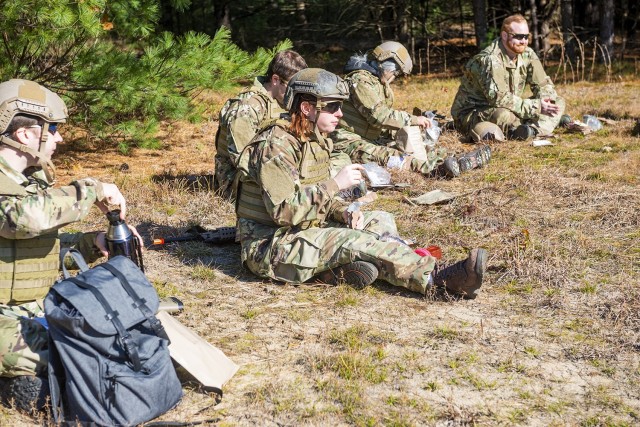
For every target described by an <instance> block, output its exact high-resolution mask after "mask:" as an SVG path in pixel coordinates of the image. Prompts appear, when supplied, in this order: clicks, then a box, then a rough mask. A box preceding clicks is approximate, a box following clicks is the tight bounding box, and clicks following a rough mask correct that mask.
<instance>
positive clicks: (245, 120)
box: [215, 77, 284, 195]
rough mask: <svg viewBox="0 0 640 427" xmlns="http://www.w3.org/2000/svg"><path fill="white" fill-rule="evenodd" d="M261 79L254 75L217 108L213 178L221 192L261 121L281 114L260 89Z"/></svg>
mask: <svg viewBox="0 0 640 427" xmlns="http://www.w3.org/2000/svg"><path fill="white" fill-rule="evenodd" d="M265 82H266V79H265V78H264V77H257V78H256V79H255V80H254V82H253V86H251V88H249V89H248V90H246V91H244V92H241V93H240V94H238V95H237V96H236V97H235V98H231V99H229V100H228V101H227V102H226V103H225V104H224V106H223V107H222V110H221V111H220V123H219V129H218V134H217V135H216V156H215V163H216V181H217V185H218V186H219V187H220V188H221V189H223V190H224V192H225V193H226V192H227V191H228V190H229V189H230V187H231V185H232V183H233V181H234V179H235V175H236V164H237V162H238V158H239V157H240V153H241V152H242V150H243V149H244V147H246V146H247V144H248V143H249V141H251V139H252V138H253V137H254V136H255V135H256V133H257V132H258V130H259V129H260V127H261V124H262V123H263V122H264V121H265V120H268V119H271V118H277V117H279V116H280V114H281V113H284V110H283V109H282V108H281V107H280V105H279V104H278V102H277V101H276V100H275V99H274V98H273V97H271V95H270V94H269V93H268V92H267V90H266V89H265V88H264V83H265ZM228 194H229V193H227V195H228Z"/></svg>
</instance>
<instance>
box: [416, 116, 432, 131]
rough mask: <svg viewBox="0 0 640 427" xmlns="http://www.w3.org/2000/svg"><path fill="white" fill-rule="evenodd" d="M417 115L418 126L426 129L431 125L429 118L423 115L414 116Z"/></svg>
mask: <svg viewBox="0 0 640 427" xmlns="http://www.w3.org/2000/svg"><path fill="white" fill-rule="evenodd" d="M416 117H417V120H416V121H417V122H418V126H420V127H421V128H422V129H428V128H430V127H431V120H429V119H428V118H427V117H425V116H416Z"/></svg>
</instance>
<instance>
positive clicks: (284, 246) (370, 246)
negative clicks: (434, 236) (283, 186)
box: [242, 211, 435, 293]
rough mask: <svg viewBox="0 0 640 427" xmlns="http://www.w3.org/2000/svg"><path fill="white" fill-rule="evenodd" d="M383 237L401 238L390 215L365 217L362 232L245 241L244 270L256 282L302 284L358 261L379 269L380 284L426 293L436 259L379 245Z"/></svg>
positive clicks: (332, 229) (329, 227) (287, 233)
mask: <svg viewBox="0 0 640 427" xmlns="http://www.w3.org/2000/svg"><path fill="white" fill-rule="evenodd" d="M383 234H385V235H387V234H390V235H394V236H397V234H398V231H397V228H396V224H395V220H394V219H393V215H391V214H390V213H387V212H381V211H374V212H365V227H364V230H352V229H350V228H347V227H346V225H344V224H339V223H335V222H331V223H328V224H326V225H325V226H323V227H314V228H309V229H306V230H301V231H294V230H291V229H287V228H281V229H279V230H278V232H276V234H275V236H274V237H273V239H272V240H268V239H256V240H248V241H245V240H243V241H242V246H243V251H245V250H246V251H247V253H248V256H246V257H244V258H245V265H246V266H247V267H248V268H249V270H251V271H252V272H253V273H255V274H257V275H258V276H263V277H269V278H272V279H276V280H282V281H285V282H294V283H302V282H306V281H307V280H309V279H311V278H313V277H314V276H315V275H317V274H318V273H320V272H323V271H326V270H328V269H331V268H335V267H338V266H340V265H344V264H348V263H350V262H353V261H358V260H360V261H367V262H370V263H372V264H375V265H376V266H377V267H378V270H379V272H380V275H379V276H378V278H379V279H382V280H384V281H386V282H388V283H391V284H392V285H395V286H401V287H403V288H407V289H409V290H412V291H414V292H420V293H425V291H426V289H427V288H428V287H429V286H430V284H431V272H432V271H433V269H434V268H435V258H433V257H430V256H426V257H421V256H419V255H417V254H416V253H415V252H414V251H413V249H411V248H410V247H409V246H407V245H405V244H403V243H400V242H398V241H395V240H391V241H385V240H380V239H379V237H380V236H381V235H383ZM265 246H266V247H265Z"/></svg>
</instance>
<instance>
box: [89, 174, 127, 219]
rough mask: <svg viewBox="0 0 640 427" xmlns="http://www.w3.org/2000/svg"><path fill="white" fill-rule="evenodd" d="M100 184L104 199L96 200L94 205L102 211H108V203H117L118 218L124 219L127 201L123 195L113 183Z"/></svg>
mask: <svg viewBox="0 0 640 427" xmlns="http://www.w3.org/2000/svg"><path fill="white" fill-rule="evenodd" d="M101 184H102V192H103V193H104V199H102V200H96V203H95V205H96V206H97V207H98V208H100V210H101V211H102V212H103V213H107V212H109V205H117V206H118V207H119V208H120V219H124V218H125V216H126V214H127V202H126V201H125V200H124V196H123V195H122V193H121V192H120V190H119V189H118V187H117V186H116V185H115V184H107V183H105V182H103V183H101Z"/></svg>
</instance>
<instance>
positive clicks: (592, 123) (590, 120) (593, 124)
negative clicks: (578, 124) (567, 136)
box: [582, 114, 602, 131]
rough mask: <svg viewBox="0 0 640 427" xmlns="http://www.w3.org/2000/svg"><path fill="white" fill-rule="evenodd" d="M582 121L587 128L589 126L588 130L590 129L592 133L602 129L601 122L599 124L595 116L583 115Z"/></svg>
mask: <svg viewBox="0 0 640 427" xmlns="http://www.w3.org/2000/svg"><path fill="white" fill-rule="evenodd" d="M582 121H583V122H584V123H585V124H586V125H587V126H589V129H591V130H592V131H597V130H600V129H602V122H600V120H598V118H597V117H596V116H592V115H590V114H585V115H584V116H582Z"/></svg>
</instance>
